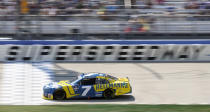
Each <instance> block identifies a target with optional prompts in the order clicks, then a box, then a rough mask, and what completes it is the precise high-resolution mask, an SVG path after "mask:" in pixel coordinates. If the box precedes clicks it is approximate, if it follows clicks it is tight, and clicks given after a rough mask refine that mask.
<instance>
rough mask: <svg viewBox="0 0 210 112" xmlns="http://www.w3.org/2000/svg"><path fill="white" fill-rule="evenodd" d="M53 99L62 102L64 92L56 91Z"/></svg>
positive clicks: (64, 97)
mask: <svg viewBox="0 0 210 112" xmlns="http://www.w3.org/2000/svg"><path fill="white" fill-rule="evenodd" d="M53 98H54V99H55V100H64V99H66V93H65V91H64V90H62V89H61V90H56V91H55V92H54V94H53Z"/></svg>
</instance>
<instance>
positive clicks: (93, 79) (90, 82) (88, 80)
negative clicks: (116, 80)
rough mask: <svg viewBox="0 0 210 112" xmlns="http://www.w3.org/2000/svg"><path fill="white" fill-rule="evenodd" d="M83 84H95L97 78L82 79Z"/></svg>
mask: <svg viewBox="0 0 210 112" xmlns="http://www.w3.org/2000/svg"><path fill="white" fill-rule="evenodd" d="M81 84H82V85H94V84H96V78H86V79H83V80H81Z"/></svg>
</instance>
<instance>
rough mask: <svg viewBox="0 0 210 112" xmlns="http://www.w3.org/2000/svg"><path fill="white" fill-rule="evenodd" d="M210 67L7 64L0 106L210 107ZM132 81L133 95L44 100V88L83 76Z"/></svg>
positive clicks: (3, 66) (1, 80)
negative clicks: (51, 82) (60, 81)
mask: <svg viewBox="0 0 210 112" xmlns="http://www.w3.org/2000/svg"><path fill="white" fill-rule="evenodd" d="M209 67H210V63H146V64H143V63H105V64H102V63H77V64H73V63H72V64H69V63H68V64H67V63H56V64H53V63H38V64H27V63H15V64H11V63H5V64H1V65H0V69H1V71H0V72H1V75H0V104H14V105H22V104H24V105H48V104H111V103H113V104H210V85H209V84H210V69H209ZM87 72H101V73H108V74H110V75H113V76H116V77H129V79H130V82H131V85H132V88H133V93H132V94H128V95H123V96H119V97H117V98H115V99H113V100H105V99H102V98H97V99H96V98H95V99H94V98H93V99H89V100H88V99H73V100H64V101H48V100H43V99H42V98H41V97H42V86H43V85H44V84H46V83H48V82H50V81H59V80H63V79H65V80H66V79H70V80H73V79H74V78H76V77H77V75H78V74H80V73H87Z"/></svg>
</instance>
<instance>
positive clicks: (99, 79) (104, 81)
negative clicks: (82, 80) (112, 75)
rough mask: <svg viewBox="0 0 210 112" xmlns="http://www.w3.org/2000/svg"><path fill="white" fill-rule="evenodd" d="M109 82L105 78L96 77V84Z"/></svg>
mask: <svg viewBox="0 0 210 112" xmlns="http://www.w3.org/2000/svg"><path fill="white" fill-rule="evenodd" d="M107 83H109V82H108V81H107V80H106V79H101V78H98V79H97V84H107Z"/></svg>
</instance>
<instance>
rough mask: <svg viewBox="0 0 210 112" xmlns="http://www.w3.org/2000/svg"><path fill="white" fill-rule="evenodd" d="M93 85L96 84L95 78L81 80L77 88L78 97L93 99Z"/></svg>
mask: <svg viewBox="0 0 210 112" xmlns="http://www.w3.org/2000/svg"><path fill="white" fill-rule="evenodd" d="M95 84H96V78H84V79H82V80H81V82H80V87H79V92H80V97H94V96H95V90H94V87H93V86H94V85H95Z"/></svg>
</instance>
